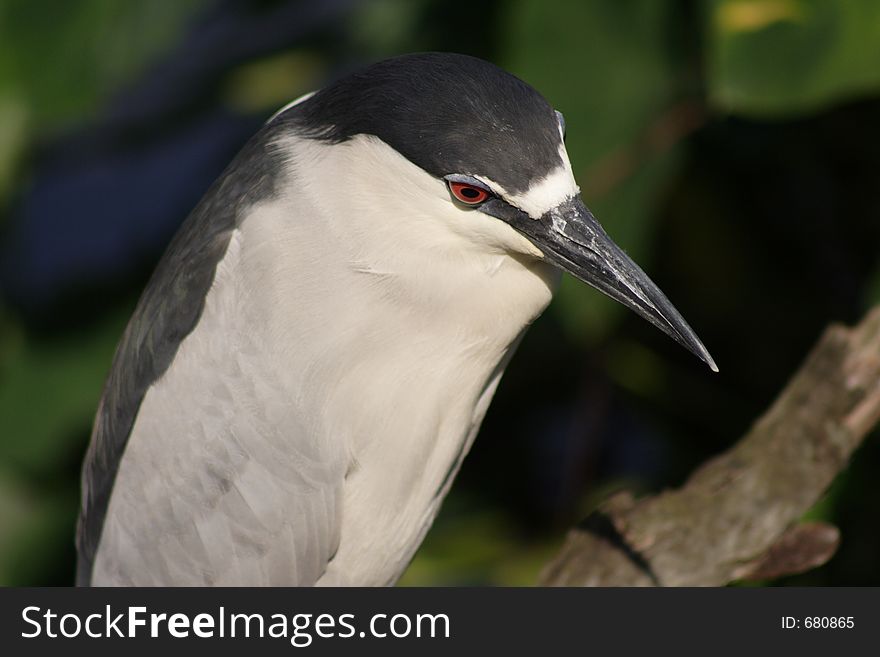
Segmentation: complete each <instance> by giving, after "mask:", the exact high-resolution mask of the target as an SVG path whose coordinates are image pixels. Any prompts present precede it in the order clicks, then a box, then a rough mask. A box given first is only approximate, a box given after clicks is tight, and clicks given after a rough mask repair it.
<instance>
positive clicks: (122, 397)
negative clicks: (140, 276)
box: [76, 124, 281, 586]
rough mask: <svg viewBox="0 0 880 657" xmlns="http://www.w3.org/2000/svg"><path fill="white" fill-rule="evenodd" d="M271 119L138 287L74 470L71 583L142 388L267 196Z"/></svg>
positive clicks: (271, 181)
mask: <svg viewBox="0 0 880 657" xmlns="http://www.w3.org/2000/svg"><path fill="white" fill-rule="evenodd" d="M279 129H280V127H279V124H269V125H266V126H264V127H263V129H262V130H261V131H260V133H258V134H257V135H256V136H255V137H254V138H252V139H251V141H250V142H248V144H247V145H246V146H245V147H244V149H243V150H242V151H241V152H240V153H239V154H238V156H237V157H236V158H235V159H234V160H233V161H232V163H231V164H230V165H229V167H227V169H226V170H225V171H224V172H223V174H222V175H221V176H220V178H219V179H218V180H217V181H216V182H215V183H214V185H213V186H212V187H211V189H210V190H209V191H208V193H207V194H206V195H205V197H204V198H203V199H202V201H201V202H200V203H199V205H198V206H197V207H196V209H195V210H194V211H193V212H192V214H190V216H189V217H188V218H187V219H186V220H185V221H184V223H183V225H182V226H181V228H180V230H179V231H178V232H177V234H176V235H175V237H174V239H173V240H172V242H171V244H170V246H169V247H168V249H167V251H166V252H165V254H164V255H163V257H162V258H161V260H160V261H159V264H158V266H157V267H156V270H155V272H154V273H153V276H152V278H151V279H150V282H149V283H148V285H147V287H146V289H145V290H144V292H143V294H142V296H141V298H140V300H139V301H138V304H137V307H136V308H135V311H134V314H133V315H132V318H131V320H130V321H129V324H128V326H127V328H126V329H125V332H124V333H123V336H122V339H121V341H120V343H119V346H118V347H117V349H116V353H115V355H114V357H113V363H112V365H111V369H110V374H109V376H108V378H107V382H106V384H105V386H104V391H103V395H102V398H101V403H100V405H99V407H98V412H97V416H96V418H95V424H94V428H93V430H92V437H91V443H90V445H89V449H88V452H87V454H86V459H85V463H84V465H83V471H82V503H81V504H82V505H81V511H80V517H79V522H78V525H77V535H76V544H77V552H78V563H77V578H76V579H77V584H78V585H80V586H84V585H88V584H89V582H90V580H91V573H92V565H93V563H94V559H95V554H96V551H97V547H98V543H99V541H100V538H101V532H102V529H103V525H104V518H105V515H106V512H107V506H108V504H109V501H110V495H111V492H112V490H113V484H114V480H115V478H116V473H117V470H118V467H119V462H120V460H121V458H122V455H123V453H124V451H125V447H126V444H127V441H128V438H129V435H130V434H131V430H132V426H133V425H134V421H135V418H136V417H137V413H138V409H139V408H140V405H141V402H142V400H143V398H144V395H145V394H146V392H147V390H148V388H149V387H150V385H152V383H153V382H154V381H156V380H157V379H158V378H159V377H161V376H162V374H163V373H164V372H165V371H166V370H167V369H168V367H169V366H170V365H171V362H172V360H173V359H174V356H175V354H176V353H177V349H178V347H179V345H180V343H181V341H182V340H183V339H184V338H185V337H186V336H187V335H188V334H189V333H190V332H191V331H192V330H193V328H194V327H195V326H196V324H197V322H198V320H199V317H200V315H201V313H202V310H203V308H204V302H205V297H206V295H207V293H208V290H209V289H210V287H211V283H212V282H213V280H214V274H215V270H216V267H217V263H218V262H220V260H221V259H222V258H223V255H224V253H225V252H226V249H227V247H228V245H229V240H230V236H231V234H232V231H233V230H234V228H235V226H236V224H237V222H238V221H240V219H241V218H242V216H243V214H244V213H245V212H246V210H247V208H249V207H251V206H252V205H253V204H254V203H256V202H258V201H260V200H262V199H265V198H268V197H270V196H272V195H273V194H274V192H275V184H276V179H277V173H278V171H279V170H280V167H281V161H280V156H279V155H278V154H277V153H276V152H275V151H274V149H273V147H272V146H271V143H272V140H273V137H274V135H273V132H275V131H278V130H279Z"/></svg>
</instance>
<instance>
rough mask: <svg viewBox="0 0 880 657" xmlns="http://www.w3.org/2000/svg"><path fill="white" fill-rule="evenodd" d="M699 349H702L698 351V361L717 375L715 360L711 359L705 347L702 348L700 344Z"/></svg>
mask: <svg viewBox="0 0 880 657" xmlns="http://www.w3.org/2000/svg"><path fill="white" fill-rule="evenodd" d="M700 347H702V349H700V353H698V354H697V355H698V356H699V357H700V360H702V361H703V362H704V363H706V365H708V366H709V369H710V370H712V371H713V372H715V373H716V374H717V373H718V366H717V365H716V364H715V359H714V358H712V356H711V355H710V354H709V351H708V350H707V349H706V347H704V346H703V345H702V344H701V345H700Z"/></svg>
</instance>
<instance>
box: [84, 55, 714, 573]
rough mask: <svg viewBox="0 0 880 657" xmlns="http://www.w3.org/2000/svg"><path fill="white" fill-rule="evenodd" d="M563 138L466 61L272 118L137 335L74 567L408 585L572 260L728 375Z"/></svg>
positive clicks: (503, 82) (423, 61) (360, 87)
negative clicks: (585, 189) (618, 228)
mask: <svg viewBox="0 0 880 657" xmlns="http://www.w3.org/2000/svg"><path fill="white" fill-rule="evenodd" d="M564 132H565V127H564V123H563V120H562V115H561V114H560V113H559V112H556V111H554V109H553V108H552V107H551V106H550V105H549V104H548V103H547V101H546V100H544V98H543V97H541V95H540V94H538V93H537V92H536V91H535V90H534V89H532V88H531V87H530V86H528V85H527V84H525V83H523V82H521V81H520V80H519V79H517V78H515V77H513V76H512V75H510V74H508V73H506V72H504V71H502V70H500V69H499V68H496V67H495V66H493V65H491V64H488V63H486V62H483V61H480V60H478V59H474V58H471V57H465V56H461V55H451V54H420V55H409V56H404V57H398V58H396V59H391V60H388V61H384V62H381V63H379V64H375V65H373V66H370V67H368V68H366V69H364V70H362V71H360V72H359V73H355V74H354V75H351V76H350V77H346V78H344V79H342V80H340V81H338V82H336V83H334V84H332V85H330V86H328V87H327V88H325V89H323V90H321V91H319V92H317V93H315V94H311V95H309V96H306V97H303V98H302V99H300V100H298V101H295V102H294V103H292V104H291V105H289V106H287V107H285V108H284V109H283V110H282V111H280V112H279V113H278V114H276V115H275V116H274V117H272V119H270V120H269V122H268V123H267V124H266V125H265V126H264V127H263V128H262V130H261V131H260V132H259V133H258V134H257V135H256V136H255V137H254V138H253V139H252V140H251V141H250V142H249V143H248V144H247V145H246V146H245V147H244V149H243V150H242V151H241V153H239V155H238V156H237V157H236V158H235V160H233V162H232V164H230V165H229V167H228V168H227V169H226V171H225V172H224V173H223V174H222V175H221V176H220V179H219V180H218V181H217V182H216V183H215V184H214V186H213V187H212V188H211V189H210V190H209V191H208V193H207V194H206V196H205V197H204V199H203V200H202V201H201V203H200V204H199V205H198V207H197V208H196V209H195V211H194V212H193V213H192V214H191V215H190V216H189V218H188V219H187V220H186V222H185V223H184V224H183V226H182V228H181V229H180V231H179V233H178V234H177V236H176V237H175V238H174V240H173V242H172V243H171V245H170V247H169V248H168V251H167V252H166V253H165V255H164V257H163V258H162V260H161V261H160V263H159V265H158V267H157V269H156V272H155V274H154V275H153V277H152V279H151V280H150V283H149V285H148V286H147V289H146V290H145V291H144V293H143V296H142V297H141V299H140V302H139V303H138V306H137V308H136V310H135V312H134V315H133V317H132V319H131V321H130V323H129V324H128V327H127V329H126V331H125V334H124V335H123V337H122V340H121V342H120V344H119V347H118V350H117V352H116V355H115V358H114V360H113V365H112V369H111V371H110V375H109V379H108V381H107V384H106V387H105V389H104V394H103V398H102V401H101V405H100V407H99V409H98V413H97V418H96V420H95V427H94V431H93V434H92V441H91V445H90V447H89V451H88V455H87V457H86V462H85V466H84V471H83V501H82V512H81V516H80V520H79V528H78V535H77V544H78V549H79V566H78V575H77V579H78V582H79V583H80V584H96V585H106V584H123V585H166V584H167V585H224V584H228V585H237V584H248V585H263V584H273V585H310V584H320V585H328V584H330V585H334V584H339V585H385V584H391V583H393V582H395V581H396V580H397V578H398V577H399V576H400V574H401V573H402V572H403V570H404V569H405V567H406V566H407V564H408V563H409V561H410V559H411V558H412V556H413V553H414V552H415V550H416V548H417V547H418V546H419V544H420V543H421V541H422V538H423V537H424V535H425V533H426V532H427V531H428V528H429V527H430V526H431V522H432V521H433V519H434V516H435V515H436V514H437V510H438V508H439V506H440V503H441V502H442V500H443V498H444V496H445V495H446V493H447V491H448V490H449V487H450V485H451V483H452V480H453V478H454V476H455V474H456V472H457V471H458V469H459V466H460V465H461V462H462V459H463V458H464V456H465V454H467V452H468V449H469V448H470V446H471V443H472V441H473V439H474V436H475V435H476V433H477V429H478V428H479V426H480V422H481V421H482V419H483V415H484V414H485V412H486V408H487V407H488V405H489V402H490V400H491V398H492V395H493V393H494V391H495V388H496V386H497V385H498V380H499V379H500V378H501V375H502V372H503V371H504V368H505V366H506V364H507V362H508V359H509V358H510V356H511V354H512V352H513V350H514V348H515V346H516V345H517V343H518V341H519V340H520V338H521V337H522V335H523V332H524V331H525V330H526V328H527V327H528V326H529V324H530V323H531V322H532V321H533V320H534V319H535V318H536V317H538V315H539V314H540V313H541V311H543V310H544V308H545V306H546V305H547V304H548V302H549V301H550V297H551V294H552V291H553V289H554V286H555V285H556V283H557V281H558V278H559V275H560V271H559V270H560V269H561V270H564V271H567V272H570V273H571V274H572V275H574V276H575V277H577V278H579V279H580V280H582V281H584V282H586V283H588V284H590V285H592V286H594V287H596V288H598V289H599V290H601V291H602V292H604V293H605V294H607V295H609V296H610V297H612V298H613V299H616V300H617V301H619V302H621V303H622V304H624V305H626V306H628V307H629V308H631V309H633V310H634V311H635V312H637V313H638V314H639V315H641V316H642V317H644V318H645V319H647V320H648V321H649V322H651V323H652V324H654V325H655V326H656V327H657V328H659V329H660V330H662V331H664V332H666V333H667V334H669V335H670V336H671V337H672V338H673V339H675V340H676V341H678V342H679V343H681V344H682V345H684V346H685V347H686V348H688V349H689V350H691V351H692V352H693V353H695V354H696V355H697V356H699V357H700V358H701V359H703V360H704V361H705V362H706V363H708V365H709V366H710V367H711V368H712V369H716V368H715V364H714V363H713V361H712V358H711V356H710V355H709V353H708V352H707V351H706V348H705V347H704V346H703V344H702V343H701V342H700V340H699V339H698V338H697V336H696V335H695V334H694V332H693V331H692V330H691V328H690V327H689V326H688V325H687V323H686V322H685V321H684V319H683V318H682V317H681V315H679V313H678V312H677V311H676V310H675V308H674V307H673V306H672V304H670V302H669V301H668V300H667V299H666V297H665V296H664V295H663V293H662V292H660V290H659V289H658V288H657V287H656V286H655V285H654V284H653V283H652V282H651V281H650V280H649V279H648V277H647V276H646V275H645V274H644V273H643V272H642V270H641V269H639V267H638V266H637V265H636V264H635V263H633V262H632V261H631V260H630V259H629V257H627V256H626V254H624V252H623V251H622V250H621V249H620V248H618V247H617V246H616V245H615V244H614V243H613V242H612V241H611V240H610V238H609V237H608V236H607V235H606V233H605V231H604V230H603V229H602V227H601V226H600V225H599V223H598V222H597V221H596V220H595V219H594V218H593V215H592V214H591V213H590V211H589V210H588V209H587V208H586V207H585V206H584V203H583V201H582V200H581V197H580V195H579V190H578V187H577V185H576V184H575V180H574V177H573V175H572V171H571V165H570V164H569V160H568V155H567V153H566V150H565V146H564V144H563V138H564Z"/></svg>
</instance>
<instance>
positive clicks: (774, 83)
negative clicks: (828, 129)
mask: <svg viewBox="0 0 880 657" xmlns="http://www.w3.org/2000/svg"><path fill="white" fill-rule="evenodd" d="M707 18H708V48H707V51H706V52H707V55H706V56H707V60H708V61H707V65H706V69H707V71H708V82H709V93H710V98H711V100H712V103H713V104H714V105H716V106H718V107H719V108H721V109H723V110H726V111H731V112H737V113H742V114H749V115H756V116H779V115H790V114H795V113H806V112H812V111H816V110H818V109H821V108H823V107H825V106H828V105H830V104H832V103H836V102H841V101H844V100H847V99H849V98H853V97H858V96H862V95H865V94H870V93H875V92H877V91H878V89H880V3H878V2H876V1H875V0H846V1H845V2H830V1H828V0H712V1H711V2H709V3H708V16H707Z"/></svg>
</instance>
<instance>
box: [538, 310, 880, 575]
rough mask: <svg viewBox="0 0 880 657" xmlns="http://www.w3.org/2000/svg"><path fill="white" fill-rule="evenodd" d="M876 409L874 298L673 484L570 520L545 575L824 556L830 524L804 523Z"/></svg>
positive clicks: (752, 569)
mask: <svg viewBox="0 0 880 657" xmlns="http://www.w3.org/2000/svg"><path fill="white" fill-rule="evenodd" d="M878 420H880V308H876V309H874V310H873V311H872V312H870V313H869V314H868V315H867V316H866V317H865V318H864V319H863V320H862V322H861V323H860V324H859V325H857V326H856V327H854V328H852V329H849V328H846V327H844V326H840V325H832V326H831V327H829V328H828V329H827V330H826V331H825V334H824V335H823V336H822V338H821V339H820V341H819V343H818V344H817V345H816V346H815V347H814V348H813V350H812V351H811V352H810V354H809V356H808V357H807V359H806V361H805V362H804V364H803V365H802V366H801V368H800V370H799V371H798V372H797V373H796V374H795V375H794V377H793V378H792V379H791V381H790V382H789V383H788V385H787V386H786V387H785V388H784V389H783V391H782V393H781V394H780V395H779V397H778V398H777V399H776V401H775V402H774V403H773V405H772V406H771V407H770V408H769V410H767V412H766V413H764V415H763V416H761V417H760V418H759V419H758V420H757V422H755V424H754V425H753V426H752V428H751V429H750V430H749V432H748V433H747V434H746V435H745V436H744V437H743V438H742V439H741V440H740V441H739V442H738V443H736V445H734V446H733V447H732V448H731V449H729V450H728V451H726V452H724V453H722V454H720V455H719V456H717V457H715V458H713V459H712V460H710V461H708V462H707V463H705V464H703V465H702V466H701V467H700V468H698V469H697V470H696V471H695V472H694V473H693V474H692V475H691V477H690V479H689V480H688V481H687V482H686V483H685V484H684V485H683V486H682V487H681V488H679V489H676V490H670V491H666V492H662V493H660V494H657V495H652V496H649V497H645V498H643V499H640V500H635V499H633V497H632V496H631V495H630V494H628V493H621V494H618V495H615V496H613V497H612V498H610V499H609V500H608V501H607V502H606V503H604V504H603V505H602V507H601V508H600V509H598V510H597V511H595V512H594V513H593V514H591V515H590V516H589V517H588V518H586V519H585V520H584V521H583V522H582V523H580V525H578V526H577V527H575V528H574V529H572V530H571V531H570V532H569V534H568V536H567V538H566V540H565V544H564V545H563V547H562V549H561V551H560V552H559V554H558V555H557V556H556V557H555V558H554V559H553V561H552V562H550V563H549V564H548V565H547V566H546V568H545V569H544V571H543V573H542V575H541V579H540V583H541V584H542V585H545V586H721V585H724V584H727V583H729V582H732V581H736V580H743V579H766V578H772V577H778V576H781V575H785V574H793V573H797V572H803V571H804V570H808V569H810V568H813V567H816V566H818V565H821V564H822V563H824V562H825V561H827V560H828V559H829V558H831V556H832V555H833V554H834V551H835V550H836V548H837V544H838V542H839V533H838V531H837V529H836V528H835V527H832V526H830V525H827V524H824V523H799V522H798V521H799V519H800V518H801V517H802V516H803V514H804V513H805V512H806V511H807V510H808V509H809V508H810V507H812V506H813V505H814V504H815V503H816V502H817V500H819V498H820V497H821V496H822V495H823V494H824V492H825V491H826V490H827V488H828V486H829V485H830V484H831V482H832V481H833V480H834V478H835V476H836V475H837V474H838V473H839V472H840V471H841V470H843V469H844V468H845V467H846V465H847V463H848V461H849V458H850V456H851V455H852V453H853V452H854V451H855V449H856V448H857V447H858V446H859V445H860V444H861V442H862V441H863V440H864V438H865V436H866V435H867V434H868V432H869V431H870V430H871V429H872V428H873V427H874V426H875V425H876V424H877V422H878Z"/></svg>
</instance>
